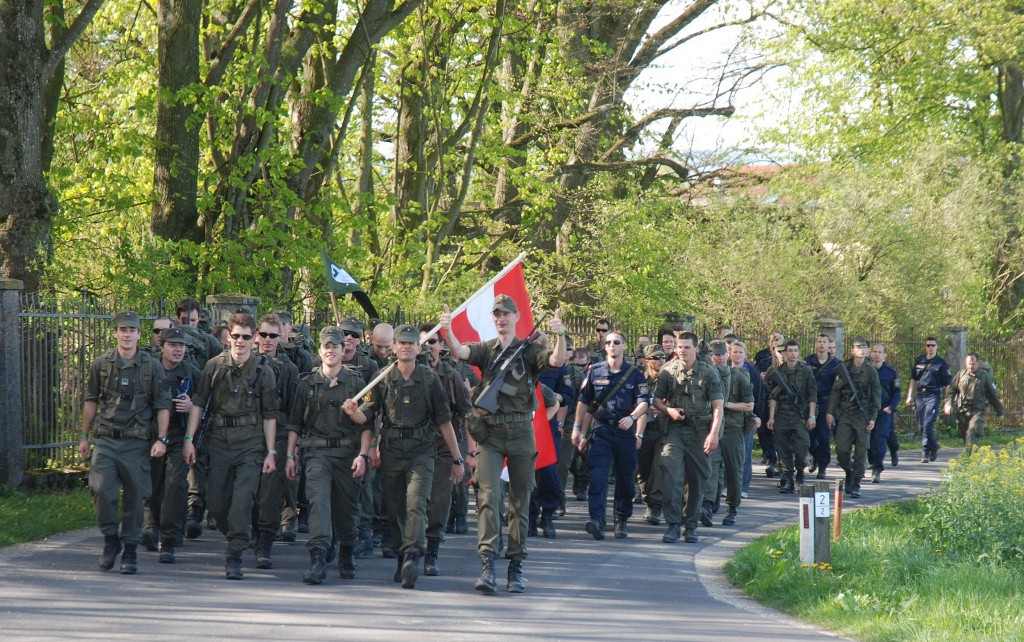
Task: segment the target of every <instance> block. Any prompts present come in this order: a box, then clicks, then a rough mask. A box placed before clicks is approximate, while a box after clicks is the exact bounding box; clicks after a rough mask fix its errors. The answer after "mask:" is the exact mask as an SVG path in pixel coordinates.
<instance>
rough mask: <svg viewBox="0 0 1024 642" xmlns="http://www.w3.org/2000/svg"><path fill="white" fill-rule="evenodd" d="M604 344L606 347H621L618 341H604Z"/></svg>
mask: <svg viewBox="0 0 1024 642" xmlns="http://www.w3.org/2000/svg"><path fill="white" fill-rule="evenodd" d="M604 344H605V345H606V346H621V345H622V342H621V341H619V340H618V339H612V340H611V341H605V342H604Z"/></svg>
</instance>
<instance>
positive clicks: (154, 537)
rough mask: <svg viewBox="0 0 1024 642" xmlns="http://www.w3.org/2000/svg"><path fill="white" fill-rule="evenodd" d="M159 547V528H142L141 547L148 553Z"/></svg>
mask: <svg viewBox="0 0 1024 642" xmlns="http://www.w3.org/2000/svg"><path fill="white" fill-rule="evenodd" d="M159 547H160V529H158V528H144V529H142V548H144V549H146V550H147V551H149V552H150V553H155V552H156V551H157V549H158V548H159Z"/></svg>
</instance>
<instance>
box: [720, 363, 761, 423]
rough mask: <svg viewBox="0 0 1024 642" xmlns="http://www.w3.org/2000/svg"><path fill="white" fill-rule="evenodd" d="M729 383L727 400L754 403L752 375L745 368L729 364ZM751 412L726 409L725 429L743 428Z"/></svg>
mask: <svg viewBox="0 0 1024 642" xmlns="http://www.w3.org/2000/svg"><path fill="white" fill-rule="evenodd" d="M723 367H728V369H729V371H730V372H729V383H728V385H727V386H725V387H726V388H727V390H728V392H727V394H726V395H725V401H728V402H730V403H754V388H753V387H752V386H751V385H750V375H748V374H747V371H746V369H745V368H734V367H729V366H723ZM723 381H724V380H723ZM748 414H750V413H747V412H738V411H736V410H729V409H728V408H726V409H725V418H724V419H723V421H722V429H723V430H742V429H743V423H744V421H745V419H746V415H748Z"/></svg>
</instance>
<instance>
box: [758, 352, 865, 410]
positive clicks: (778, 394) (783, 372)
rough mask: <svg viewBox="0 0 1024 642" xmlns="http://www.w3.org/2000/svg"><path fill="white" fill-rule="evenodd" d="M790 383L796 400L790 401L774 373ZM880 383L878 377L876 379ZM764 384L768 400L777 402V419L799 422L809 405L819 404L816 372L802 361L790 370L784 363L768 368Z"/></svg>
mask: <svg viewBox="0 0 1024 642" xmlns="http://www.w3.org/2000/svg"><path fill="white" fill-rule="evenodd" d="M775 372H778V373H779V375H780V376H781V377H782V378H783V379H785V380H786V382H787V383H789V387H790V388H792V389H793V391H794V392H795V393H796V396H797V398H796V399H790V398H789V395H788V394H787V393H786V389H785V388H784V387H783V386H782V385H781V384H779V383H778V382H777V381H775V378H774V373H775ZM875 381H876V382H877V381H878V377H877V376H876V377H875ZM764 383H765V385H766V386H767V387H768V398H769V399H774V400H775V415H774V416H775V419H776V420H779V419H782V420H789V421H799V420H802V418H803V417H802V415H805V414H806V413H807V411H808V409H809V406H808V404H810V403H812V402H813V403H817V402H818V384H817V383H816V382H815V380H814V370H812V369H811V367H810V366H809V365H807V364H806V363H804V362H803V361H802V360H801V361H797V362H796V367H794V368H793V369H792V370H790V368H789V366H788V365H787V364H786V363H785V362H783V363H782V365H780V366H776V365H774V364H773V365H772V367H770V368H768V371H767V372H766V373H765V377H764Z"/></svg>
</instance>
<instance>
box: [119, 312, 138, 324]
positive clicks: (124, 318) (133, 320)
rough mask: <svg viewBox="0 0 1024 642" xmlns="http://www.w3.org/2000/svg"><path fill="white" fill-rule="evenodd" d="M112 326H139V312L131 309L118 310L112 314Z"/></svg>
mask: <svg viewBox="0 0 1024 642" xmlns="http://www.w3.org/2000/svg"><path fill="white" fill-rule="evenodd" d="M114 327H115V328H138V327H139V314H138V312H133V311H131V310H125V311H124V312H118V313H117V314H116V315H114Z"/></svg>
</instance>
